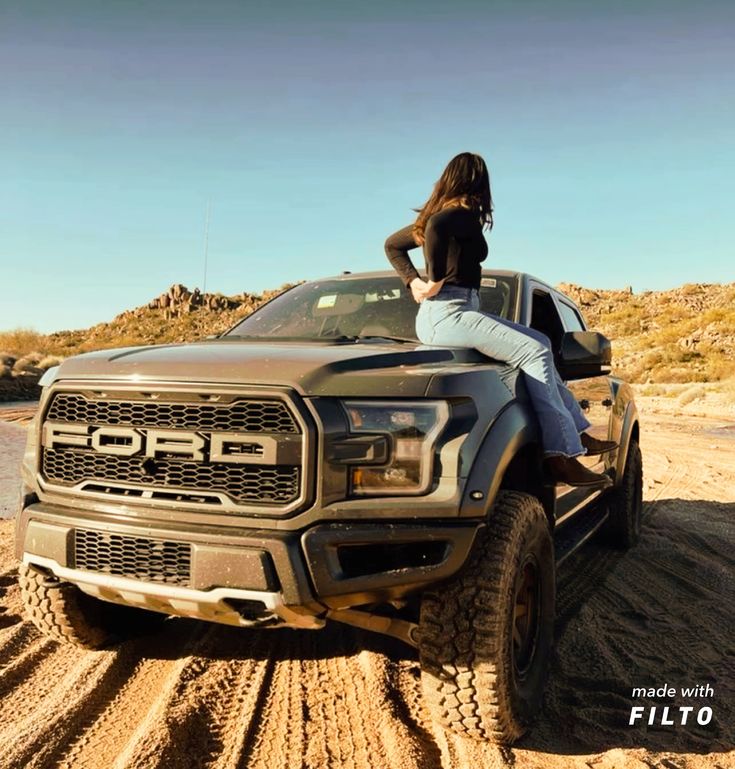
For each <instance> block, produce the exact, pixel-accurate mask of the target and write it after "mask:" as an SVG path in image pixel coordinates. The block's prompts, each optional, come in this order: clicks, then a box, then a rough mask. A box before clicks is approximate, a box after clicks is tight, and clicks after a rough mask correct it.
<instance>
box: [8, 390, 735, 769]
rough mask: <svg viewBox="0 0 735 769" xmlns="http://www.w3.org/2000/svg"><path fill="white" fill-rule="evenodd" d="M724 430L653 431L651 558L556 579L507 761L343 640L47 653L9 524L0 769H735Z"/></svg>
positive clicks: (629, 556) (678, 419)
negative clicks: (534, 717) (539, 659)
mask: <svg viewBox="0 0 735 769" xmlns="http://www.w3.org/2000/svg"><path fill="white" fill-rule="evenodd" d="M643 400H645V399H643ZM644 408H645V404H644ZM718 428H726V429H718ZM727 428H728V425H727V423H724V422H722V421H718V420H717V419H701V418H693V417H689V416H667V415H662V414H656V413H653V412H649V413H645V414H644V417H643V420H642V436H643V438H642V447H643V455H644V472H645V497H646V505H645V513H644V515H645V517H644V528H643V535H642V539H641V542H640V543H639V545H637V546H636V547H635V548H633V549H632V550H630V551H629V552H627V553H625V554H621V553H618V552H614V551H611V550H608V549H606V548H605V547H604V546H603V545H602V544H601V543H599V542H597V541H592V542H590V543H588V544H587V545H586V546H585V547H584V548H583V550H582V551H581V552H580V553H578V554H577V555H575V556H574V557H573V558H572V559H570V561H568V562H566V563H565V564H564V565H563V567H562V568H561V570H560V574H559V590H558V592H559V595H558V616H557V622H556V641H555V651H554V656H553V660H552V670H551V677H550V681H549V685H548V687H547V691H546V696H545V700H544V709H543V713H542V716H541V718H540V719H539V721H538V723H537V725H536V726H535V728H534V729H533V730H532V731H531V732H530V733H529V734H527V735H526V736H525V737H524V738H523V739H522V740H521V742H520V743H519V744H518V745H516V746H515V747H514V748H512V749H506V750H500V749H497V748H495V747H493V746H490V745H482V744H480V743H474V742H470V741H465V740H462V739H459V738H455V737H452V736H449V735H447V734H445V733H444V732H442V731H441V730H440V729H438V728H436V727H435V726H433V725H432V723H431V721H430V720H429V718H428V716H427V714H426V712H425V711H424V709H423V706H422V701H421V696H420V686H419V668H418V662H417V659H416V655H415V653H414V652H413V651H412V650H411V649H409V648H407V647H405V646H403V645H402V644H400V643H398V642H394V641H392V640H391V639H387V638H383V637H380V636H376V635H371V634H368V633H363V632H360V631H357V630H353V629H351V628H348V627H343V626H337V625H334V626H330V627H329V628H327V629H326V630H324V631H320V632H308V631H301V632H297V631H289V630H275V631H259V632H254V631H245V630H238V629H235V628H227V627H218V626H212V625H205V624H203V623H196V622H194V621H189V620H179V619H172V620H167V621H166V622H165V623H164V624H163V625H162V626H161V627H160V628H159V629H158V630H157V631H156V632H154V633H152V634H150V635H148V636H146V637H141V638H139V639H136V640H134V641H131V642H128V643H127V644H125V645H124V646H122V647H121V648H118V649H113V650H109V651H103V652H86V651H80V650H78V649H75V648H72V647H67V646H61V645H58V644H56V643H55V642H53V641H50V640H46V639H45V638H43V637H42V636H41V635H40V634H39V633H38V632H36V630H35V629H34V628H33V627H32V626H31V625H30V624H29V623H27V622H24V621H23V619H22V608H21V605H20V598H19V593H18V588H17V586H16V584H15V564H14V562H13V556H12V550H11V544H12V522H11V521H0V698H1V699H0V702H1V703H2V705H1V714H2V718H0V767H2V769H11V768H13V769H14V768H16V767H17V768H18V769H29V768H30V767H75V768H76V767H85V768H86V767H89V768H90V769H112V768H119V769H122V768H123V767H126V768H130V769H132V768H133V767H134V768H135V769H149V768H150V769H153V768H154V767H156V768H160V769H176V768H177V767H181V768H182V769H183V768H184V767H187V769H188V768H189V767H220V768H221V769H225V767H227V768H228V769H229V768H230V767H233V768H234V767H261V766H262V767H265V766H267V767H269V768H270V769H280V768H281V767H284V768H288V769H291V768H292V767H305V768H306V767H309V768H311V767H314V768H315V769H316V768H317V767H318V768H319V769H322V768H323V767H355V768H357V769H364V768H366V767H376V768H379V769H384V768H385V769H388V768H390V769H404V768H405V769H408V768H409V767H411V768H416V769H418V768H419V767H420V768H421V769H429V768H432V767H442V768H448V767H472V769H475V767H478V768H479V767H482V768H483V769H492V768H493V767H506V766H507V767H516V768H518V769H526V768H528V769H531V768H534V769H535V768H537V767H538V769H541V767H551V768H552V769H566V768H567V767H569V768H571V769H575V768H576V767H580V768H581V767H586V768H587V769H645V768H646V767H648V768H650V767H656V768H660V769H676V768H679V767H681V768H685V767H689V768H692V769H694V768H696V769H699V768H700V767H720V768H721V769H725V768H726V767H735V750H734V743H733V735H735V638H734V631H733V628H735V600H734V599H735V581H734V580H733V557H734V556H733V554H734V553H735V435H733V433H734V432H735V428H733V425H732V424H730V425H729V429H727ZM8 434H9V433H8V431H6V433H5V434H4V436H3V437H4V438H7V436H8ZM14 435H16V434H15V433H14ZM17 440H18V439H17V435H16V438H15V442H16V443H17ZM11 453H12V452H11ZM2 456H5V460H3V459H2ZM13 456H17V448H16V453H15V454H13ZM10 461H11V460H10V459H9V454H8V452H7V451H6V453H5V455H0V479H2V481H1V482H0V484H1V485H3V486H7V484H8V483H11V482H12V483H13V484H15V480H14V479H13V478H11V476H12V475H13V473H12V472H9V471H8V467H7V465H8V463H9V462H10ZM13 461H14V460H13ZM3 463H4V464H5V467H3ZM3 491H6V489H3ZM705 683H708V684H709V685H711V687H712V688H713V690H714V694H713V695H711V696H705V697H699V698H696V697H695V698H689V699H688V700H686V704H689V705H693V706H695V710H694V713H695V714H696V713H697V712H698V710H699V708H700V706H705V705H706V706H709V707H711V708H712V712H713V717H712V721H711V722H710V723H709V724H708V725H707V726H699V725H697V723H696V721H694V722H693V723H692V721H693V720H694V719H693V716H691V717H690V723H688V724H687V725H686V726H680V725H679V726H661V725H660V724H654V725H652V726H647V725H643V726H641V725H636V726H633V727H629V726H628V718H629V714H630V709H631V706H633V705H645V706H648V705H652V704H655V705H659V706H661V705H662V704H669V705H672V704H673V705H677V706H678V705H679V704H683V703H685V699H684V698H682V697H681V696H680V695H679V694H677V696H676V697H673V698H671V700H670V701H669V700H666V701H665V700H664V699H661V698H658V699H657V698H655V697H654V698H649V699H645V698H639V697H637V698H633V696H632V690H633V688H634V687H652V686H660V685H662V684H668V685H669V686H673V687H675V688H677V689H680V688H681V687H682V686H686V687H688V686H693V685H695V684H705ZM646 718H647V713H646Z"/></svg>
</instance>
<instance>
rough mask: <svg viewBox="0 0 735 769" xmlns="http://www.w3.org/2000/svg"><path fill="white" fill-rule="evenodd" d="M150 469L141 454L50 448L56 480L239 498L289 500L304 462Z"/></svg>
mask: <svg viewBox="0 0 735 769" xmlns="http://www.w3.org/2000/svg"><path fill="white" fill-rule="evenodd" d="M154 464H155V472H154V474H153V475H148V474H147V473H146V471H145V470H144V469H143V466H142V462H141V459H140V457H134V456H133V457H118V456H114V455H112V454H97V453H93V452H91V451H89V450H85V449H71V448H68V449H67V448H59V449H45V450H44V452H43V464H42V469H43V474H44V476H45V477H46V478H47V479H48V480H49V481H51V482H53V483H58V484H61V485H66V486H74V485H76V484H77V483H81V482H82V481H100V482H103V481H105V480H107V481H109V482H111V483H135V484H140V485H142V486H145V487H146V488H149V489H170V488H179V489H189V490H198V491H209V492H213V491H219V492H222V493H224V494H226V495H227V496H228V497H230V499H232V500H233V502H235V503H238V502H239V503H244V504H246V503H261V504H269V503H270V504H286V503H288V502H291V501H292V500H294V499H296V498H297V497H298V495H299V490H300V489H299V480H300V468H299V467H298V466H292V465H276V466H268V465H227V464H207V463H204V462H188V461H186V460H177V459H156V460H155V463H154Z"/></svg>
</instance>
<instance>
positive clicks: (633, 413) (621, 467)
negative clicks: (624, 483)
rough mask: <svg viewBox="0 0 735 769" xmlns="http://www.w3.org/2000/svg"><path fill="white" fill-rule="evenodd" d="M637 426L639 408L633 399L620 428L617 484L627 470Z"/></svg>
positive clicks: (616, 466) (616, 470) (616, 473)
mask: <svg viewBox="0 0 735 769" xmlns="http://www.w3.org/2000/svg"><path fill="white" fill-rule="evenodd" d="M635 428H638V409H637V408H636V405H635V403H634V402H633V401H632V400H631V401H629V402H628V405H627V406H626V407H625V416H624V417H623V426H622V428H621V430H620V447H619V448H618V456H617V462H616V464H615V485H616V486H618V485H619V484H620V482H621V480H622V477H623V473H624V472H625V463H626V462H627V460H628V449H629V448H630V438H631V435H632V434H633V430H634V429H635ZM639 429H640V428H639Z"/></svg>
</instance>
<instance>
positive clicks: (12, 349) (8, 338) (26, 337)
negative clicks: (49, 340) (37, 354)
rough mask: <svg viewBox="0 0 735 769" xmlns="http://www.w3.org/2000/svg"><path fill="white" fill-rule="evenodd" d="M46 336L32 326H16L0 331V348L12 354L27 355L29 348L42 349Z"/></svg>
mask: <svg viewBox="0 0 735 769" xmlns="http://www.w3.org/2000/svg"><path fill="white" fill-rule="evenodd" d="M45 343H46V338H45V337H44V335H43V334H39V333H38V331H34V330H33V329H32V328H15V329H13V330H12V331H3V332H0V350H6V351H7V352H8V353H9V354H10V355H14V356H19V355H26V354H27V353H28V351H29V350H38V349H39V348H40V349H42V348H43V347H44V345H45Z"/></svg>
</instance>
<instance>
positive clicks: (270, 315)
mask: <svg viewBox="0 0 735 769" xmlns="http://www.w3.org/2000/svg"><path fill="white" fill-rule="evenodd" d="M480 301H481V307H482V309H483V310H485V311H487V312H490V313H493V314H496V315H500V316H502V317H505V318H508V319H511V320H514V321H516V322H520V323H523V324H526V325H528V326H531V327H533V328H536V329H538V330H540V331H543V332H544V333H545V334H546V335H547V336H548V338H549V340H550V342H551V345H552V349H553V350H554V353H555V356H556V362H557V366H558V369H559V371H560V373H561V375H562V378H563V379H564V380H565V381H567V383H568V385H569V386H570V388H571V389H572V391H573V392H574V393H575V396H576V397H577V398H578V401H579V403H580V404H581V405H582V407H583V409H584V410H585V412H586V415H587V417H588V419H589V420H590V422H591V423H592V427H591V428H590V431H589V432H591V433H592V434H593V435H594V436H596V437H598V438H602V439H612V440H614V441H616V442H618V443H619V448H617V449H616V450H614V451H612V452H609V453H607V454H605V455H603V456H602V457H582V458H581V459H582V461H583V462H584V463H585V464H586V465H587V466H588V467H590V469H592V470H594V471H596V472H604V473H607V474H608V475H609V476H610V478H611V479H612V481H613V485H612V487H610V488H608V489H605V490H600V489H599V488H597V489H590V488H579V487H577V488H571V487H569V486H559V485H555V484H554V482H553V481H551V480H550V479H549V478H548V477H546V476H545V474H544V470H543V463H542V454H541V451H540V447H539V426H538V422H537V419H536V416H535V414H534V411H533V409H532V408H531V406H530V402H529V398H528V395H527V392H526V388H525V385H524V375H522V374H521V373H520V372H519V371H518V370H515V369H513V368H512V367H509V366H507V365H505V364H503V363H499V362H497V361H494V360H492V359H490V358H488V357H486V356H484V355H483V354H481V353H479V352H477V351H476V350H473V349H466V348H448V347H436V346H428V345H422V344H420V343H419V342H418V341H417V339H416V336H415V330H414V322H415V315H416V310H417V307H418V305H417V304H416V303H415V302H414V301H413V299H412V297H411V296H410V294H409V293H408V292H407V289H406V288H405V286H403V284H402V283H401V281H400V280H399V278H398V277H397V276H396V274H395V273H393V272H386V271H380V272H368V273H360V274H350V273H345V274H342V275H338V276H335V277H330V278H325V279H322V280H314V281H309V282H305V283H302V284H299V285H297V286H295V287H293V288H291V289H289V290H287V291H285V292H284V293H282V294H280V295H278V296H277V297H276V298H274V299H272V300H271V301H270V302H268V303H266V304H264V305H263V306H261V307H260V308H259V309H257V310H256V311H255V312H253V313H252V314H251V315H249V316H248V317H246V318H245V319H243V320H242V321H240V322H239V323H238V324H237V325H236V326H235V327H234V328H232V329H230V330H229V331H228V332H226V333H224V334H222V335H220V336H219V337H217V338H212V339H208V340H204V341H201V342H195V343H190V344H178V345H157V346H148V347H129V348H123V349H116V350H105V351H101V352H94V353H87V354H84V355H79V356H76V357H72V358H69V359H68V360H66V361H64V362H63V363H62V364H61V366H60V367H57V368H55V369H53V370H50V371H49V372H47V374H46V375H45V377H44V378H43V380H42V385H43V390H42V396H41V401H40V407H39V410H38V414H37V416H36V418H35V420H34V422H33V424H32V425H31V427H30V429H29V432H28V444H27V448H26V452H25V457H24V460H23V468H22V477H23V481H22V490H21V502H20V510H19V512H18V515H17V518H16V524H17V528H16V532H17V536H16V548H17V557H18V559H19V561H20V566H19V580H20V585H21V590H22V595H23V600H24V603H25V606H26V609H27V613H28V615H29V616H30V618H31V620H32V621H33V622H34V623H35V625H36V626H37V627H38V628H39V629H40V630H41V631H42V632H43V633H45V634H47V635H48V636H50V637H52V638H54V639H57V640H59V641H62V642H67V643H71V644H76V645H78V646H81V647H85V648H101V647H104V646H108V645H110V644H111V643H115V642H117V641H120V640H124V639H125V637H126V636H128V635H129V634H130V633H132V632H139V631H140V630H141V629H144V628H145V627H146V626H148V625H151V624H152V623H154V622H155V621H156V619H157V618H158V619H159V620H161V619H165V618H166V617H170V616H172V615H174V616H175V615H178V616H184V617H193V618H198V619H201V620H206V621H210V622H219V623H226V624H229V625H237V626H241V627H243V628H276V627H284V626H287V627H292V628H302V629H304V630H315V629H319V628H321V627H323V626H324V625H325V623H326V622H327V621H328V620H332V621H337V622H342V623H347V624H349V625H352V626H357V627H359V628H363V629H367V630H371V631H375V632H379V633H385V634H388V635H390V636H394V637H396V638H399V639H401V640H402V641H404V642H405V643H408V644H410V645H411V646H413V647H415V648H416V649H417V653H418V656H419V659H420V665H421V671H422V672H421V676H422V687H423V691H424V695H425V699H426V703H427V706H428V708H429V711H430V712H431V714H432V717H433V718H434V719H435V720H436V721H437V722H439V723H441V724H443V725H444V726H445V727H447V728H449V729H452V730H454V731H456V732H458V733H460V734H463V735H466V736H470V737H474V738H477V739H481V740H491V741H495V742H498V743H501V744H502V743H504V744H509V743H511V742H513V741H514V740H515V739H517V738H518V737H519V736H520V735H521V734H523V732H524V731H525V730H526V729H527V728H528V727H529V725H530V724H531V722H532V719H533V717H534V715H535V714H536V713H537V711H538V710H539V708H540V706H541V703H542V698H543V691H544V685H545V681H546V678H547V674H548V668H549V658H550V650H551V646H552V638H553V623H554V601H555V575H556V569H557V566H558V564H559V563H561V562H562V561H563V560H564V559H565V558H567V557H568V556H569V555H570V554H571V553H572V552H573V551H575V550H576V549H577V548H578V547H580V546H581V545H582V544H583V543H584V542H585V541H586V540H587V539H588V538H589V537H591V536H592V535H593V534H595V533H596V532H599V533H598V536H600V537H603V538H605V539H606V540H607V542H609V543H610V545H611V546H614V547H622V548H624V547H629V546H631V545H633V544H634V543H635V542H636V540H637V538H638V536H639V531H640V518H641V487H642V481H641V475H642V469H641V467H642V460H641V453H640V448H639V422H638V415H637V411H636V407H635V403H634V400H633V396H632V393H631V388H630V387H629V386H628V385H627V384H626V383H625V382H623V381H621V380H620V379H618V378H616V377H614V376H611V375H610V361H611V351H610V343H609V341H608V340H607V339H606V338H605V337H604V336H602V335H601V334H598V333H595V332H592V331H588V330H587V328H586V325H585V322H584V319H583V317H582V315H581V313H580V311H579V309H578V307H577V306H576V305H575V304H574V302H572V301H571V300H570V299H569V298H568V297H567V296H565V295H564V294H562V293H560V292H559V291H557V290H556V289H554V288H553V287H551V286H549V285H547V284H546V283H544V282H543V281H541V280H538V279H536V278H534V277H532V276H531V275H527V274H523V273H518V272H510V271H488V270H485V271H484V272H483V276H482V287H481V290H480ZM243 632H247V631H243Z"/></svg>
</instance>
